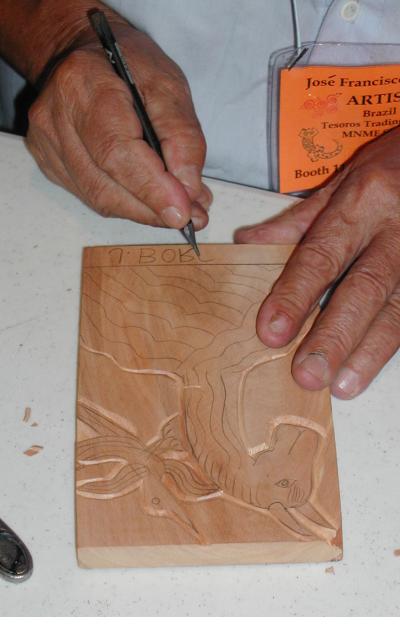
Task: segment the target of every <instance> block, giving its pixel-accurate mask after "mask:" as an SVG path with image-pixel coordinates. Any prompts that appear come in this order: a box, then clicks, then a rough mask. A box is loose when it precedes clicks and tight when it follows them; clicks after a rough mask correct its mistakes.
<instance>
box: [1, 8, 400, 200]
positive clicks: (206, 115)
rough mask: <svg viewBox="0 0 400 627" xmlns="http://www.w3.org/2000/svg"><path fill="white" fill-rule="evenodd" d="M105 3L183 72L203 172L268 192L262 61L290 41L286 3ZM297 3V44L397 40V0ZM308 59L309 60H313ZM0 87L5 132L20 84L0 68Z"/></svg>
mask: <svg viewBox="0 0 400 627" xmlns="http://www.w3.org/2000/svg"><path fill="white" fill-rule="evenodd" d="M107 4H109V5H110V6H112V7H113V8H114V9H116V10H117V11H118V12H119V13H121V14H122V15H123V16H125V17H126V18H127V19H129V20H130V21H131V22H132V23H133V24H134V25H135V26H136V27H138V28H139V29H142V30H144V31H145V32H147V33H148V34H149V35H150V36H151V37H152V38H153V39H154V40H155V41H156V42H157V43H158V44H159V45H160V46H161V48H162V49H163V50H164V51H165V52H166V53H167V54H168V55H169V56H170V57H171V58H173V59H174V61H175V62H176V63H178V65H180V67H181V68H182V70H183V71H184V73H185V74H186V77H187V78H188V81H189V84H190V86H191V90H192V96H193V101H194V104H195V108H196V111H197V115H198V117H199V119H200V123H201V125H202V128H203V130H204V133H205V136H206V140H207V145H208V151H207V162H206V168H205V174H206V175H208V176H212V177H216V178H221V179H226V180H230V181H236V182H240V183H243V184H247V185H254V186H258V187H264V188H268V187H269V185H270V182H269V179H268V153H267V75H268V60H269V57H270V55H271V53H272V52H274V51H275V50H277V49H279V48H283V47H286V46H290V45H293V43H294V31H293V22H292V14H291V7H290V1H289V0H108V2H107ZM297 5H298V13H299V22H300V30H301V35H302V40H303V41H312V40H318V41H347V42H349V41H356V42H399V41H400V34H399V24H400V1H399V0H297ZM357 50H358V49H357ZM359 50H360V59H361V50H362V48H360V49H359ZM319 54H320V57H319V58H318V60H319V61H320V62H330V63H331V62H334V61H335V59H332V57H331V54H330V55H328V57H329V58H328V59H324V58H323V52H320V53H319ZM368 54H369V53H368ZM368 54H366V59H367V60H368V58H369V57H368ZM394 54H397V49H396V50H395V53H394ZM312 60H313V62H316V60H317V59H316V57H315V54H314V57H313V59H312ZM384 60H386V59H384ZM384 60H383V61H384ZM397 60H398V61H399V62H400V51H399V58H398V59H397ZM339 61H340V59H337V62H339ZM348 62H349V60H348ZM358 62H359V59H358V60H357V63H358ZM375 62H378V60H377V59H375ZM4 83H6V84H7V93H5V91H4V88H2V89H1V93H2V94H3V96H2V98H0V116H1V113H2V116H3V122H2V124H3V126H4V125H5V126H6V127H7V126H8V127H11V123H12V113H13V112H12V98H13V96H14V94H15V92H16V90H17V88H18V87H19V86H20V85H21V79H20V77H17V76H16V75H15V73H13V72H12V71H11V70H10V69H9V68H8V67H7V66H6V65H5V64H4V63H2V64H1V65H0V84H3V85H4ZM0 124H1V117H0Z"/></svg>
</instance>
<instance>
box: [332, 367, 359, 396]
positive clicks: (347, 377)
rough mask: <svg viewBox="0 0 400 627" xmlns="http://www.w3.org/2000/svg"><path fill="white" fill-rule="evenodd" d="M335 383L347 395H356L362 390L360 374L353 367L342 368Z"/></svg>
mask: <svg viewBox="0 0 400 627" xmlns="http://www.w3.org/2000/svg"><path fill="white" fill-rule="evenodd" d="M334 385H335V387H337V388H339V390H341V392H344V393H345V394H346V396H356V395H357V394H358V393H359V392H360V391H361V381H360V375H359V374H358V373H357V372H354V370H352V369H351V368H346V367H345V368H341V369H340V370H339V372H338V375H337V377H336V380H335V383H334Z"/></svg>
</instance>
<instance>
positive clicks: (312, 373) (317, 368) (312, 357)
mask: <svg viewBox="0 0 400 627" xmlns="http://www.w3.org/2000/svg"><path fill="white" fill-rule="evenodd" d="M296 367H300V368H301V369H302V371H303V376H302V379H307V381H306V383H308V384H310V386H312V387H314V386H316V387H320V386H321V385H323V386H326V385H328V383H329V375H330V373H329V365H328V362H327V360H326V357H324V355H321V354H319V353H309V354H308V355H307V357H306V358H305V359H303V361H301V362H300V363H297V364H296ZM304 375H306V376H305V377H304Z"/></svg>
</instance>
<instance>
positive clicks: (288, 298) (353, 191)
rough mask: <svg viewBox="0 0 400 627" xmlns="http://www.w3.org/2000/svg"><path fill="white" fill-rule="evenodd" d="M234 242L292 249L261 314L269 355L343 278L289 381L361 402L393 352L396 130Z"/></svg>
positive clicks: (399, 280)
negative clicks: (359, 398) (360, 397)
mask: <svg viewBox="0 0 400 627" xmlns="http://www.w3.org/2000/svg"><path fill="white" fill-rule="evenodd" d="M236 241H237V242H239V243H274V244H276V243H286V244H287V243H293V244H298V246H297V247H296V249H295V251H294V253H293V255H292V256H291V258H290V260H289V262H288V264H287V266H286V268H285V270H284V271H283V273H282V275H281V276H280V278H279V279H278V280H277V282H276V284H275V286H274V288H273V290H272V292H271V294H270V295H269V296H268V297H267V298H266V300H265V301H264V303H263V304H262V306H261V308H260V310H259V314H258V319H257V332H258V335H259V337H260V338H261V340H262V341H263V342H264V343H265V344H266V345H267V346H272V347H280V346H284V345H285V344H287V343H288V342H290V340H291V339H292V338H293V337H294V336H295V335H296V334H297V332H298V331H299V329H300V327H301V325H302V323H303V321H304V320H305V318H306V317H307V316H308V315H309V313H310V312H311V311H312V310H313V308H315V306H316V304H317V303H318V301H319V299H320V298H321V296H322V295H323V294H324V292H325V290H326V289H327V288H328V287H329V286H330V285H331V284H332V283H333V282H334V281H335V280H336V279H337V278H338V277H339V276H341V275H342V274H343V273H344V272H346V274H345V275H344V277H343V279H342V280H341V282H340V284H339V285H338V287H337V288H336V290H335V291H334V294H333V296H332V297H331V299H330V301H329V303H328V305H327V307H326V308H325V309H324V310H323V311H322V312H321V314H320V315H319V316H318V317H317V319H316V322H315V324H314V326H313V328H312V329H311V331H310V332H309V334H308V336H307V337H306V338H305V339H304V341H303V343H302V345H301V346H300V348H299V349H298V352H297V354H296V356H295V358H294V360H293V366H292V372H293V376H294V378H295V379H296V381H297V382H298V383H299V384H300V385H301V386H302V387H304V388H307V389H310V390H319V389H322V388H324V387H325V386H328V385H329V386H330V387H331V391H332V392H333V394H334V395H335V396H338V397H339V398H343V399H348V398H352V397H354V396H356V395H357V394H359V393H360V392H361V391H363V390H364V389H365V388H366V387H367V386H368V384H369V383H370V382H371V381H372V379H373V378H374V377H375V376H376V375H377V374H378V372H379V371H380V370H381V368H382V367H383V366H384V364H385V363H386V362H387V361H388V360H389V359H390V358H391V357H392V355H393V354H394V353H395V352H396V351H397V349H398V348H399V345H400V128H399V127H397V128H396V129H394V130H392V131H391V132H389V133H387V134H385V135H383V136H381V137H379V138H378V139H376V140H375V141H373V142H371V143H369V144H368V145H366V146H364V147H363V148H362V149H361V150H360V151H359V152H358V153H357V154H356V155H355V156H354V158H353V159H352V160H351V161H350V162H349V163H348V165H346V167H345V168H344V169H343V171H341V172H340V173H339V174H338V175H336V177H335V178H333V179H332V180H331V181H330V182H329V183H328V184H327V185H325V187H323V188H322V189H320V190H319V191H317V192H315V193H314V194H313V195H311V196H310V197H309V198H307V199H306V200H304V201H302V202H299V203H297V204H295V205H293V206H292V207H290V208H289V209H288V210H287V211H286V212H284V213H283V214H281V215H279V216H277V217H275V218H273V219H271V220H267V221H266V222H264V223H263V224H260V225H257V226H253V227H246V228H243V229H240V230H239V231H238V232H237V234H236Z"/></svg>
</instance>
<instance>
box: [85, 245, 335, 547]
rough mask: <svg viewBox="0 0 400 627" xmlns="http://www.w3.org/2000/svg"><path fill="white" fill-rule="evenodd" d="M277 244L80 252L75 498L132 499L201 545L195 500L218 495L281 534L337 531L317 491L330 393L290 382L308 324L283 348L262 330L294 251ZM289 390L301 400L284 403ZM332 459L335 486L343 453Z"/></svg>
mask: <svg viewBox="0 0 400 627" xmlns="http://www.w3.org/2000/svg"><path fill="white" fill-rule="evenodd" d="M272 248H273V252H271V251H272ZM278 248H279V247H271V251H270V254H269V255H268V252H265V247H263V252H262V250H261V247H254V246H240V247H238V246H203V247H202V255H201V258H200V261H197V260H196V259H195V258H194V257H193V256H192V254H191V253H190V251H188V250H187V249H186V247H173V246H171V247H161V246H160V247H147V248H143V247H142V248H140V247H120V248H112V249H110V248H97V249H96V248H95V249H87V250H86V251H85V260H84V268H83V283H82V304H81V331H80V377H79V392H78V409H77V415H78V442H77V452H76V461H77V469H76V489H77V495H78V497H79V499H78V504H79V503H81V502H82V501H81V499H83V500H87V499H91V500H93V499H94V500H95V501H97V502H99V501H107V502H109V503H110V507H113V505H112V504H113V503H115V502H116V501H117V500H119V499H127V498H128V499H129V498H135V507H136V508H137V507H139V508H140V509H141V512H142V515H143V514H144V515H145V516H149V517H154V518H158V519H159V520H160V521H161V520H164V521H169V523H170V524H172V525H174V526H176V529H179V530H180V532H179V533H180V534H181V535H182V543H184V544H190V543H196V544H199V545H204V544H208V543H210V539H209V535H210V534H209V525H208V523H207V524H206V525H204V520H203V516H201V515H200V516H198V517H197V516H196V513H194V515H193V512H194V511H195V512H196V510H193V506H190V507H189V504H190V503H191V504H195V507H197V508H202V507H203V508H204V507H205V505H206V502H207V501H210V500H214V499H218V500H220V501H221V500H222V501H223V502H230V503H231V506H235V507H236V508H239V510H238V511H239V512H242V514H241V515H242V516H243V521H244V524H245V520H246V516H245V512H246V511H252V512H257V514H259V515H262V516H264V517H265V518H264V520H265V526H266V527H268V525H269V524H272V523H273V524H274V527H275V528H278V529H279V528H280V529H281V530H282V533H284V537H285V538H289V539H290V538H292V539H293V540H296V541H302V542H307V541H309V540H310V539H313V540H315V539H316V538H317V539H321V540H323V541H325V542H327V543H335V542H337V534H338V530H339V526H340V512H339V511H338V507H339V506H338V502H337V503H336V504H335V507H333V508H332V507H327V506H325V505H324V502H323V499H321V498H320V495H319V489H320V486H321V482H322V481H323V480H326V476H325V475H326V472H327V470H326V468H325V465H326V464H325V463H324V460H325V457H326V455H327V450H328V449H329V450H330V451H332V446H334V444H333V442H332V425H331V416H330V411H329V402H328V403H327V402H326V395H325V393H322V394H323V395H324V399H323V402H318V398H317V396H316V395H315V394H314V396H313V398H312V401H311V402H309V401H308V398H306V397H307V393H302V391H301V390H300V388H296V386H295V384H294V383H293V381H291V382H289V381H290V378H291V377H290V362H291V359H292V356H293V354H294V352H295V350H296V347H297V346H298V344H299V342H300V341H301V339H302V337H303V336H304V334H305V332H306V330H307V325H306V327H305V328H304V329H303V330H302V332H301V334H300V335H299V337H298V338H296V340H295V341H294V342H292V343H291V344H290V345H288V346H287V347H285V348H284V349H274V350H272V349H267V348H266V347H265V346H264V345H262V343H261V342H260V341H259V339H258V338H257V336H256V334H255V320H256V315H257V311H258V308H259V305H260V303H261V302H262V300H263V298H264V297H265V294H266V292H267V291H268V290H269V289H270V288H271V285H272V284H273V282H274V281H275V280H276V278H277V276H278V275H279V273H280V271H281V269H282V262H283V261H284V260H285V259H286V257H287V256H288V252H289V251H288V250H287V249H286V250H285V249H283V247H282V248H281V249H279V250H278ZM274 256H275V258H276V259H275V258H274ZM269 257H270V258H271V257H272V262H271V263H269V262H268V258H269ZM309 324H310V323H308V326H309ZM277 367H278V368H281V369H280V370H278V371H276V368H277ZM99 373H103V374H102V375H101V376H99ZM282 373H283V376H284V377H285V378H284V379H282ZM266 375H267V376H266ZM251 381H253V383H251ZM115 386H116V387H115ZM107 387H109V391H107ZM249 387H250V388H251V392H250V393H249V392H248V388H249ZM254 388H255V389H256V392H257V394H256V395H257V397H258V399H259V400H258V401H257V402H255V401H254V398H252V397H251V396H252V392H253V389H254ZM290 390H292V391H293V395H294V396H296V395H297V397H298V398H299V399H300V401H299V402H296V398H297V397H296V398H295V399H294V401H293V402H292V403H291V402H289V400H290V399H289V400H288V399H286V401H285V402H284V403H283V402H282V403H281V402H280V401H279V394H280V395H281V396H282V395H285V394H286V393H288V394H289V395H290V394H291V392H290ZM271 394H272V395H273V396H274V399H275V400H274V402H273V404H272V405H271V406H269V402H268V399H269V396H270V395H271ZM304 398H305V399H306V400H304ZM276 399H278V400H276ZM253 403H254V404H253ZM304 407H308V411H307V412H304V413H302V409H304ZM260 408H261V409H260ZM310 408H311V410H310ZM288 409H289V411H288ZM313 410H315V412H316V413H315V415H313V413H312V411H313ZM259 411H260V414H259V415H258V412H259ZM321 411H322V415H321ZM154 414H156V415H154ZM329 472H331V473H332V475H333V479H332V481H333V483H334V485H335V489H336V490H337V481H336V465H335V459H334V464H333V467H332V468H330V469H329ZM336 500H337V501H338V497H337V499H336ZM103 511H104V510H103ZM197 511H200V510H199V509H198V510H197ZM79 514H80V509H79V507H78V534H79ZM211 523H212V521H211ZM168 528H169V527H168ZM161 535H165V534H161ZM78 538H79V536H78ZM267 539H268V538H267ZM239 540H240V539H239ZM239 540H238V541H239ZM166 542H167V543H169V542H170V541H169V540H168V538H167V540H166ZM139 543H140V542H139ZM142 543H144V544H146V538H143V542H142ZM150 543H151V542H150ZM153 543H154V542H153Z"/></svg>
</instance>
